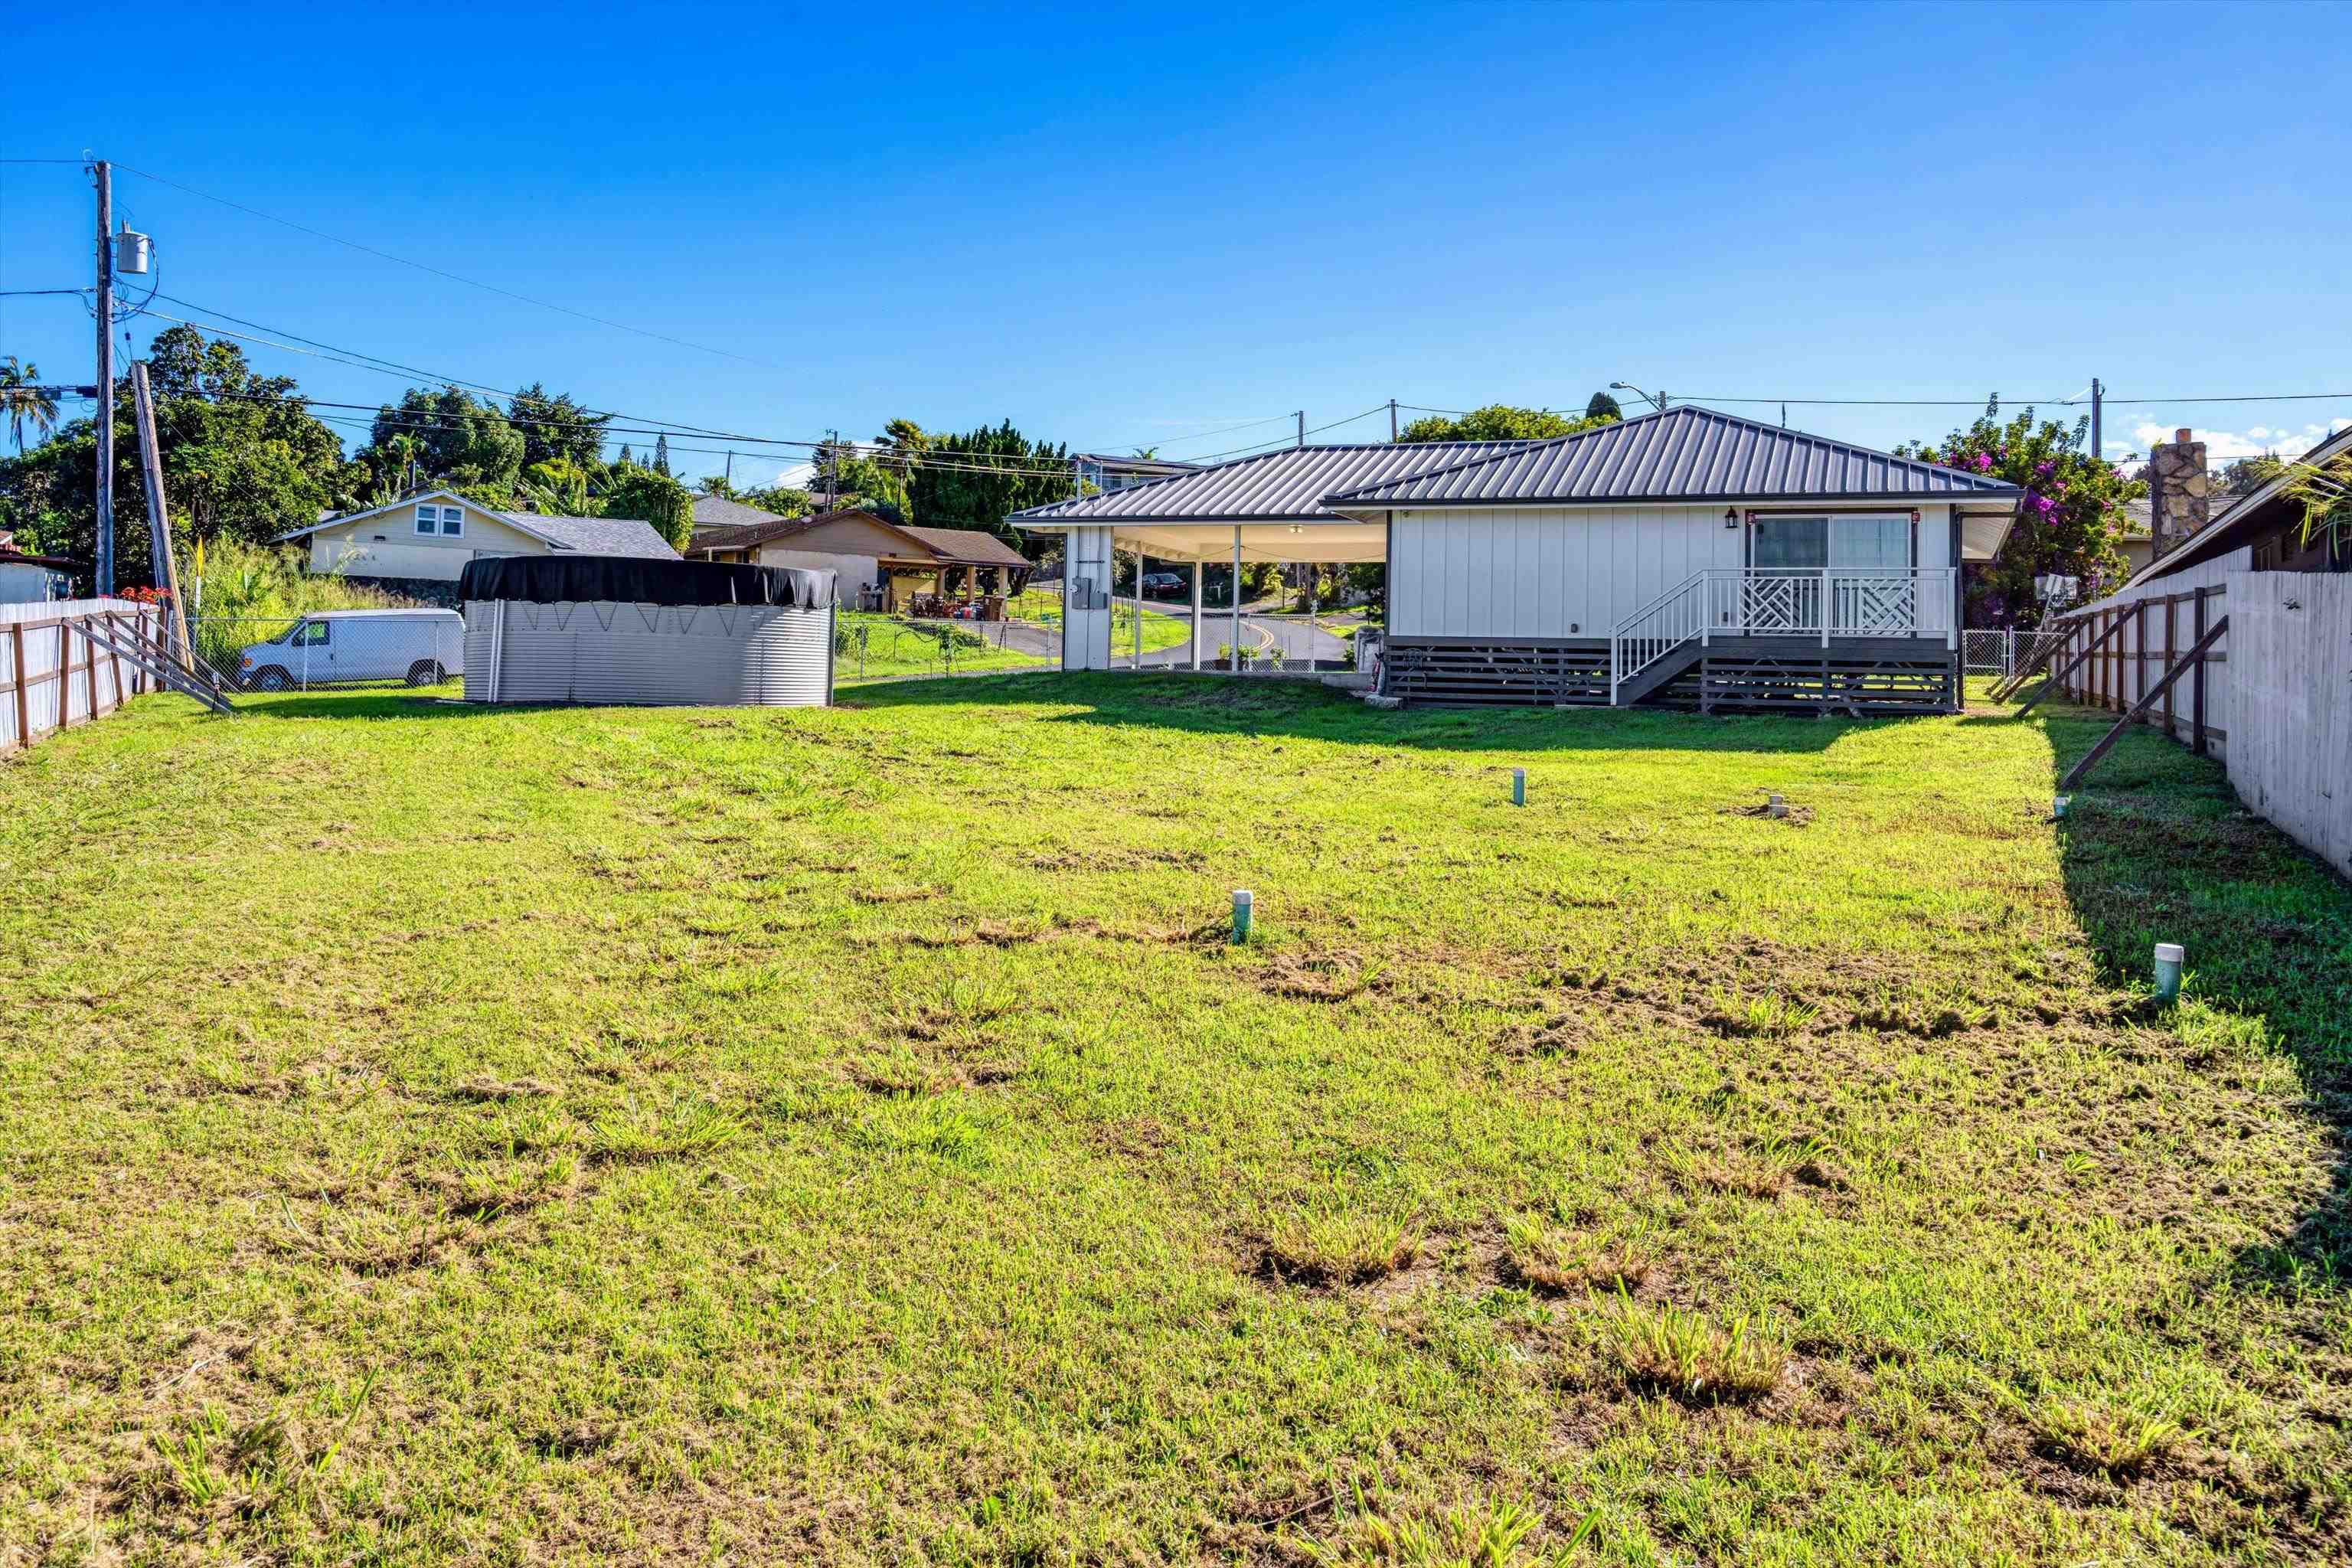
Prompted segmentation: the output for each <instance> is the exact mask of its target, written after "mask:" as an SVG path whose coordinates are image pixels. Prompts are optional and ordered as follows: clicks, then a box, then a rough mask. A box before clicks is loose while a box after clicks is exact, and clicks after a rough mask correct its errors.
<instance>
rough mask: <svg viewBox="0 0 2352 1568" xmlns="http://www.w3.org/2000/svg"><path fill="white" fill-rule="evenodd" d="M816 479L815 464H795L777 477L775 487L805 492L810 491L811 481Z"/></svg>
mask: <svg viewBox="0 0 2352 1568" xmlns="http://www.w3.org/2000/svg"><path fill="white" fill-rule="evenodd" d="M815 478H816V465H815V464H814V463H794V464H793V466H792V467H791V468H785V469H783V470H782V471H781V472H779V473H778V474H777V475H776V479H775V487H776V488H777V489H786V490H804V489H808V487H809V481H810V480H811V479H815Z"/></svg>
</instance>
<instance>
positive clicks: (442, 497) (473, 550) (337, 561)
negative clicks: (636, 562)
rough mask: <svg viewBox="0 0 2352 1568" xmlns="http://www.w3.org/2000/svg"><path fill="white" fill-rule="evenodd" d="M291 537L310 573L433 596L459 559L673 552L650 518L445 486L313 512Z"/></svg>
mask: <svg viewBox="0 0 2352 1568" xmlns="http://www.w3.org/2000/svg"><path fill="white" fill-rule="evenodd" d="M297 540H307V541H308V542H310V570H311V571H313V572H318V573H329V572H332V573H339V574H342V575H344V576H348V577H352V578H355V579H358V580H359V581H362V582H368V583H375V584H381V585H383V587H386V588H389V589H392V590H394V591H395V592H399V593H405V594H408V595H411V596H412V597H415V598H421V599H427V600H435V601H442V600H448V599H450V598H452V597H453V596H454V595H455V594H456V591H457V578H458V576H459V574H462V573H463V572H464V571H465V570H466V563H467V562H469V561H477V560H481V559H483V558H486V557H492V556H499V555H550V554H553V553H555V552H559V551H578V552H581V553H582V554H583V555H635V556H643V557H646V558H647V559H649V560H656V561H675V560H677V559H678V553H677V551H675V550H673V549H671V548H670V545H669V542H668V541H667V540H666V539H664V538H663V537H662V536H661V535H660V534H659V533H657V532H656V531H654V525H653V524H652V523H649V522H645V521H639V520H638V519H635V518H622V517H543V516H541V515H540V514H539V513H537V512H529V511H493V510H490V509H489V508H488V507H486V506H484V505H483V504H482V503H481V502H479V501H476V500H467V498H466V497H464V496H461V495H459V494H458V493H457V491H455V490H448V489H437V490H426V491H424V492H423V493H422V494H418V495H412V496H404V497H403V498H401V499H400V500H396V501H391V502H388V503H386V504H385V505H383V506H379V507H371V508H369V509H368V510H365V511H355V512H348V513H345V514H344V515H342V516H341V517H325V518H320V520H319V521H317V522H314V523H312V524H311V525H310V526H309V527H308V528H298V529H295V530H294V531H292V532H290V533H283V534H280V535H278V542H279V543H281V544H286V543H292V542H295V541H297Z"/></svg>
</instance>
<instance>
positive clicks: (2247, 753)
mask: <svg viewBox="0 0 2352 1568" xmlns="http://www.w3.org/2000/svg"><path fill="white" fill-rule="evenodd" d="M2230 596H2231V600H2233V601H2234V603H2233V604H2232V605H2231V610H2230V631H2231V637H2234V638H2235V639H2236V641H2237V646H2238V676H2237V692H2236V697H2237V703H2238V719H2237V733H2236V735H2235V736H2234V737H2233V738H2232V739H2231V742H2230V783H2231V784H2232V785H2234V786H2235V787H2236V789H2237V791H2238V798H2239V799H2241V800H2242V801H2244V802H2245V803H2246V805H2247V806H2248V808H2249V809H2251V810H2253V811H2257V812H2260V813H2261V814H2262V815H2263V816H2266V817H2268V818H2270V819H2271V821H2273V822H2274V823H2276V824H2277V825H2278V826H2280V827H2281V828H2283V829H2284V831H2285V832H2286V834H2287V835H2288V837H2292V838H2294V840H2295V842H2296V843H2298V844H2301V845H2302V846H2303V847H2305V848H2306V849H2309V850H2310V851H2312V852H2313V853H2314V854H2315V855H2317V856H2319V857H2320V858H2322V859H2324V860H2326V862H2327V863H2328V864H2329V865H2331V866H2333V867H2335V868H2336V869H2337V870H2338V871H2341V872H2343V873H2345V874H2346V875H2347V876H2352V576H2346V575H2343V574H2335V573H2306V572H2233V573H2231V574H2230Z"/></svg>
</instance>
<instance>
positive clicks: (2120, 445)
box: [2106, 416, 2352, 463]
mask: <svg viewBox="0 0 2352 1568" xmlns="http://www.w3.org/2000/svg"><path fill="white" fill-rule="evenodd" d="M2347 425H2352V418H2345V417H2341V416H2339V417H2336V418H2333V419H2330V420H2328V421H2327V422H2326V423H2325V424H2317V423H2315V424H2310V425H2305V426H2303V427H2302V428H2301V429H2299V430H2297V429H2291V428H2289V427H2287V426H2273V425H2254V426H2249V427H2247V428H2246V429H2244V430H2242V431H2241V430H2201V429H2195V428H2192V429H2191V430H2190V431H2189V439H2190V440H2192V441H2202V442H2204V443H2205V460H2206V461H2207V462H2209V463H2227V462H2231V461H2232V460H2234V459H2236V458H2259V457H2262V456H2263V454H2265V453H2275V454H2276V455H2278V456H2279V457H2282V458H2299V457H2301V456H2303V454H2304V453H2305V451H2306V450H2308V449H2309V448H2310V447H2315V446H2316V445H2318V443H2319V442H2320V441H2321V440H2323V439H2325V438H2326V437H2328V436H2329V435H2332V434H2333V433H2335V432H2336V431H2338V430H2341V429H2343V428H2344V427H2345V426H2347ZM2177 428H2179V426H2172V425H2158V424H2157V423H2156V422H2155V421H2153V420H2146V421H2143V422H2141V423H2140V424H2137V425H2135V426H2132V438H2131V440H2129V441H2109V442H2108V443H2107V444H2106V445H2107V451H2108V452H2109V453H2110V454H2114V455H2126V456H2131V457H2138V456H2141V455H2144V454H2145V453H2146V452H2147V449H2148V447H2152V446H2154V445H2155V444H2156V443H2158V442H2159V441H2169V440H2171V439H2172V433H2173V431H2174V430H2176V429H2177Z"/></svg>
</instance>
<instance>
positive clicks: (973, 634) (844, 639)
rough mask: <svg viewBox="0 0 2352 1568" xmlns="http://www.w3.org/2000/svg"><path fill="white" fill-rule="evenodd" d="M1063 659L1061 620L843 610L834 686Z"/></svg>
mask: <svg viewBox="0 0 2352 1568" xmlns="http://www.w3.org/2000/svg"><path fill="white" fill-rule="evenodd" d="M1061 661H1062V641H1061V627H1060V625H1059V624H1058V621H1056V622H1054V623H1051V624H1041V623H1039V622H1036V621H1032V620H1028V619H1025V618H1020V617H1014V616H1006V617H1005V618H1003V619H1002V620H994V621H982V620H965V619H956V618H946V617H939V618H934V617H925V618H923V619H921V620H916V619H912V618H909V617H902V616H891V615H886V614H881V613H878V612H871V611H851V610H845V611H843V612H842V613H841V614H840V615H839V616H837V617H836V618H835V623H834V632H833V679H834V683H835V685H841V684H843V683H845V682H851V681H859V680H892V679H905V678H909V677H914V676H932V675H982V674H992V673H1000V672H1010V671H1015V670H1023V669H1048V668H1055V667H1057V666H1058V665H1060V663H1061Z"/></svg>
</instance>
